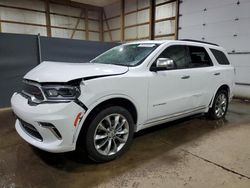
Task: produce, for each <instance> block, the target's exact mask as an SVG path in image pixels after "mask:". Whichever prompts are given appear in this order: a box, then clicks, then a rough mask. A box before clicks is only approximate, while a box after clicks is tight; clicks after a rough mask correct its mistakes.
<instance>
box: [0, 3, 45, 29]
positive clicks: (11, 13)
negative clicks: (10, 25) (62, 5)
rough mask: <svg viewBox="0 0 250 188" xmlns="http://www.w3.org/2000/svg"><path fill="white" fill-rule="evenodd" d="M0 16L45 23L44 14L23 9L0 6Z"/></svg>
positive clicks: (11, 19) (12, 19)
mask: <svg viewBox="0 0 250 188" xmlns="http://www.w3.org/2000/svg"><path fill="white" fill-rule="evenodd" d="M0 18H1V19H3V20H10V21H18V22H28V23H34V24H43V25H45V24H46V21H45V14H44V13H39V12H31V11H23V10H17V9H11V8H2V7H0Z"/></svg>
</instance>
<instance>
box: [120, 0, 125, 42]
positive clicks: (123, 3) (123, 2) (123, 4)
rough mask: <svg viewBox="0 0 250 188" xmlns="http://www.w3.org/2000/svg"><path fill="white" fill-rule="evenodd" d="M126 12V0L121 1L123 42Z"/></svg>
mask: <svg viewBox="0 0 250 188" xmlns="http://www.w3.org/2000/svg"><path fill="white" fill-rule="evenodd" d="M124 11H125V0H121V42H123V41H124V22H125V21H124Z"/></svg>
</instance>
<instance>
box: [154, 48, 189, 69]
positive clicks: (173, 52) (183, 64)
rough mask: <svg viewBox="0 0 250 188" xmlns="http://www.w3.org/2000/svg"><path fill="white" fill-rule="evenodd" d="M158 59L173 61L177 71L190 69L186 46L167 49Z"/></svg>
mask: <svg viewBox="0 0 250 188" xmlns="http://www.w3.org/2000/svg"><path fill="white" fill-rule="evenodd" d="M158 58H168V59H172V60H173V61H174V64H175V68H176V69H184V68H188V62H187V53H186V46H183V45H173V46H170V47H168V48H166V49H165V50H164V51H163V52H162V53H161V55H160V56H159V57H158Z"/></svg>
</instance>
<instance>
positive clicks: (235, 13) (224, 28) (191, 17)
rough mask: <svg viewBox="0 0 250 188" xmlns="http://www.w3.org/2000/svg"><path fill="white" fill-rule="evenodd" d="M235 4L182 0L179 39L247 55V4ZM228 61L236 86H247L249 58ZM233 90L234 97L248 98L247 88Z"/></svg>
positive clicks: (226, 0)
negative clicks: (233, 67)
mask: <svg viewBox="0 0 250 188" xmlns="http://www.w3.org/2000/svg"><path fill="white" fill-rule="evenodd" d="M237 2H238V0H220V1H218V0H210V1H207V0H199V1H198V0H184V1H183V2H182V3H181V4H180V14H181V15H182V16H181V17H180V19H179V27H180V28H181V29H180V30H179V38H190V39H196V40H202V39H204V40H205V41H209V42H214V43H217V44H219V45H221V46H223V47H224V48H225V49H226V50H227V51H228V52H232V51H235V52H247V53H250V11H249V10H250V0H240V4H237ZM204 9H205V11H204ZM235 19H236V20H235ZM203 24H205V26H203ZM229 57H230V60H231V62H232V64H233V65H234V66H235V68H236V82H239V83H247V84H250V54H238V55H236V54H234V55H229ZM236 88H237V91H236V94H237V95H238V96H248V97H250V86H247V85H244V86H239V85H237V86H236Z"/></svg>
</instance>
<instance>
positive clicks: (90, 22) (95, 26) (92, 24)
mask: <svg viewBox="0 0 250 188" xmlns="http://www.w3.org/2000/svg"><path fill="white" fill-rule="evenodd" d="M88 26H89V30H93V31H99V22H97V21H93V20H88Z"/></svg>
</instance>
